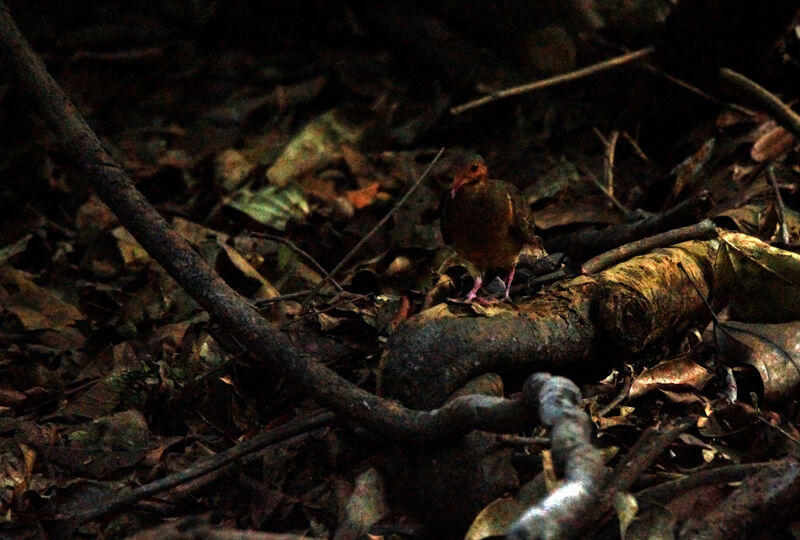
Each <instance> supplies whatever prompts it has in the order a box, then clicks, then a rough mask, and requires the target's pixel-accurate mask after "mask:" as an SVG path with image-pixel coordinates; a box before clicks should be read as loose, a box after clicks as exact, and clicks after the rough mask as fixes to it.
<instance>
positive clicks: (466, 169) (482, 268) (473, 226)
mask: <svg viewBox="0 0 800 540" xmlns="http://www.w3.org/2000/svg"><path fill="white" fill-rule="evenodd" d="M442 198H443V201H442V202H443V205H442V206H443V207H442V218H441V229H442V238H443V239H444V241H445V243H447V244H451V245H452V246H453V248H454V249H455V250H456V252H457V253H458V254H459V255H460V256H461V257H462V258H464V259H466V260H467V261H468V262H470V263H472V265H474V267H475V269H476V270H477V271H478V275H477V276H476V277H475V282H474V285H473V287H472V290H470V291H469V293H468V294H467V296H466V298H465V300H466V301H467V302H472V301H473V300H474V299H475V298H476V297H477V295H478V290H480V288H481V285H482V284H483V278H482V276H483V274H484V273H485V272H486V270H488V269H489V268H492V269H499V270H505V271H507V272H508V278H507V279H506V283H505V285H506V287H505V294H504V298H505V300H507V301H510V298H509V291H510V289H511V282H512V281H513V280H514V272H515V271H516V266H517V258H518V257H519V253H520V251H522V248H523V247H524V246H525V245H526V244H536V243H537V239H536V235H535V234H534V229H535V226H534V221H533V216H532V215H531V210H530V207H529V206H528V204H527V202H526V201H525V199H524V198H523V197H522V194H521V193H520V191H519V189H517V187H516V186H514V185H513V184H509V183H508V182H504V181H502V180H492V179H490V178H489V169H488V167H487V166H486V162H485V161H484V160H483V158H482V157H481V156H480V155H479V154H471V155H468V156H466V157H465V158H462V159H461V160H459V161H458V162H457V163H456V165H455V166H454V168H453V183H452V185H451V187H450V191H449V193H446V194H445V195H444V196H443V197H442ZM479 300H480V299H479Z"/></svg>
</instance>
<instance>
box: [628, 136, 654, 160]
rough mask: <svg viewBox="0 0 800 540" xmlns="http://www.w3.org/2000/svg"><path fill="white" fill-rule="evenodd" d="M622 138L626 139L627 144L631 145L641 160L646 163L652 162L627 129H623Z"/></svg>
mask: <svg viewBox="0 0 800 540" xmlns="http://www.w3.org/2000/svg"><path fill="white" fill-rule="evenodd" d="M622 138H623V139H625V140H626V141H628V144H630V145H631V148H633V151H634V152H635V153H636V155H637V156H639V158H641V160H642V161H644V162H646V163H652V162H653V161H652V160H651V159H650V158H649V157H647V154H645V153H644V150H642V147H641V146H639V143H638V142H636V140H635V139H634V138H633V137H631V135H630V133H628V132H627V131H623V132H622Z"/></svg>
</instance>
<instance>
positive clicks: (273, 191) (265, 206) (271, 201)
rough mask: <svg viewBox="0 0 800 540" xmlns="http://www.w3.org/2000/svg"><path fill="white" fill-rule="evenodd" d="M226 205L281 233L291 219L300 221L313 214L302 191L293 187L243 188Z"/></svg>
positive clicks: (227, 200)
mask: <svg viewBox="0 0 800 540" xmlns="http://www.w3.org/2000/svg"><path fill="white" fill-rule="evenodd" d="M225 204H226V205H227V206H230V207H231V208H235V209H236V210H239V211H240V212H242V213H244V214H247V215H248V216H250V217H251V218H252V219H254V220H256V221H258V222H259V223H263V224H264V225H267V226H269V227H272V228H273V229H277V230H279V231H283V230H285V229H286V225H287V224H288V223H289V220H290V219H295V220H298V221H299V220H302V219H303V218H305V217H306V216H307V215H308V214H309V213H310V212H311V209H310V207H309V206H308V202H307V201H306V199H305V197H303V194H302V193H301V192H300V190H298V189H297V188H295V187H291V186H289V187H278V186H266V187H263V188H261V189H259V190H257V191H251V190H249V189H247V188H243V189H240V190H238V191H236V192H235V193H234V194H233V196H232V197H230V198H226V199H225Z"/></svg>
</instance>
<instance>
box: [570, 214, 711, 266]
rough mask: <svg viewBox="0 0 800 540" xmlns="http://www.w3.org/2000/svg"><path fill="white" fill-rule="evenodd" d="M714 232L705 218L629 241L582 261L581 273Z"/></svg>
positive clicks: (702, 237)
mask: <svg viewBox="0 0 800 540" xmlns="http://www.w3.org/2000/svg"><path fill="white" fill-rule="evenodd" d="M716 234H717V229H716V226H715V225H714V222H713V221H711V220H710V219H706V220H703V221H701V222H700V223H697V224H695V225H690V226H688V227H681V228H680V229H675V230H673V231H667V232H665V233H661V234H657V235H655V236H650V237H648V238H643V239H641V240H637V241H636V242H631V243H630V244H625V245H624V246H620V247H618V248H615V249H612V250H610V251H606V252H605V253H601V254H600V255H598V256H597V257H593V258H591V259H589V260H588V261H586V262H585V263H583V264H582V265H581V273H582V274H584V275H588V274H594V273H596V272H599V271H601V270H604V269H606V268H608V267H610V266H613V265H615V264H617V263H620V262H622V261H624V260H627V259H629V258H631V257H635V256H636V255H641V254H643V253H647V252H648V251H650V250H653V249H656V248H659V247H666V246H671V245H673V244H677V243H679V242H686V241H687V240H697V239H704V238H713V237H714V236H716Z"/></svg>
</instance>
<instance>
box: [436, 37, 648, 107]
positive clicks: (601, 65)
mask: <svg viewBox="0 0 800 540" xmlns="http://www.w3.org/2000/svg"><path fill="white" fill-rule="evenodd" d="M653 51H655V48H654V47H646V48H644V49H639V50H638V51H633V52H630V53H627V54H623V55H622V56H617V57H615V58H610V59H608V60H604V61H602V62H598V63H597V64H592V65H590V66H586V67H583V68H581V69H576V70H575V71H570V72H569V73H562V74H561V75H556V76H555V77H550V78H548V79H542V80H541V81H534V82H532V83H528V84H523V85H520V86H513V87H511V88H506V89H504V90H498V91H496V92H492V93H491V94H489V95H487V96H484V97H482V98H480V99H476V100H474V101H469V102H467V103H464V104H463V105H458V106H456V107H452V108H451V109H450V114H461V113H463V112H464V111H468V110H470V109H475V108H477V107H481V106H483V105H486V104H487V103H491V102H493V101H498V100H500V99H505V98H507V97H511V96H518V95H520V94H525V93H527V92H533V91H534V90H541V89H542V88H547V87H550V86H555V85H558V84H561V83H565V82H569V81H577V80H579V79H583V78H584V77H588V76H589V75H594V74H595V73H600V72H601V71H607V70H609V69H612V68H615V67H619V66H622V65H625V64H629V63H631V62H635V61H637V60H641V59H642V58H646V57H648V56H650V55H651V54H652V53H653Z"/></svg>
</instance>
